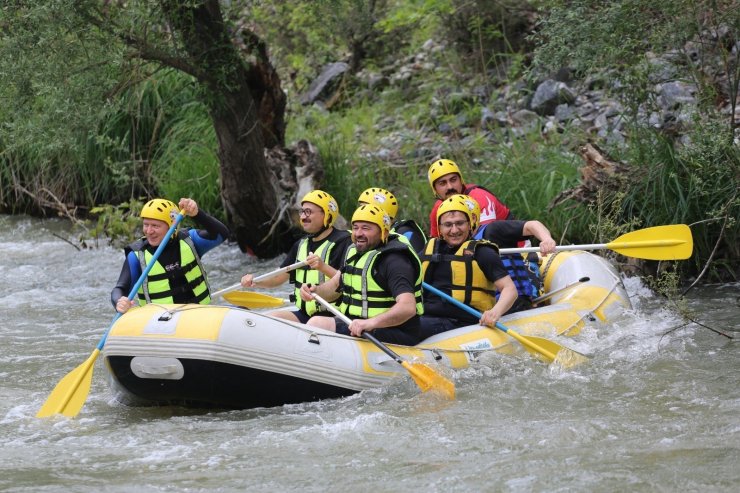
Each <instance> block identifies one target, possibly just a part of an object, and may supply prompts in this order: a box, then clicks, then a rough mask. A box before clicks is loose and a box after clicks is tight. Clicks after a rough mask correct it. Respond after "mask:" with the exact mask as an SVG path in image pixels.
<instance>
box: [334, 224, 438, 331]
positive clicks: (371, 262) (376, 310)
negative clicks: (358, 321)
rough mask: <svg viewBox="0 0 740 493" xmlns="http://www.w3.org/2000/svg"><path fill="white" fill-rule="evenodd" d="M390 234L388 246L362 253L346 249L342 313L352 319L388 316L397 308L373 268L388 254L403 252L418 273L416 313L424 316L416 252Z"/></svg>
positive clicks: (343, 269)
mask: <svg viewBox="0 0 740 493" xmlns="http://www.w3.org/2000/svg"><path fill="white" fill-rule="evenodd" d="M398 236H399V235H396V234H391V235H390V236H389V239H388V241H387V242H386V244H385V245H383V246H382V247H380V248H376V249H373V250H369V251H367V252H364V253H359V252H358V251H357V249H356V248H355V245H354V244H353V245H351V246H350V247H349V248H348V249H347V255H346V257H345V258H346V260H345V264H344V266H343V267H342V286H343V287H342V296H341V304H340V307H339V309H340V310H341V311H342V312H344V313H345V314H346V315H347V316H349V317H351V318H365V319H366V318H372V317H376V316H378V315H380V314H381V313H385V312H387V311H388V310H390V309H391V307H392V306H393V305H395V304H396V300H395V299H394V298H393V296H391V294H390V292H388V291H386V290H385V289H383V288H382V287H381V286H380V285H379V284H378V282H377V281H376V279H375V274H376V273H377V272H376V270H375V268H374V266H375V263H376V262H377V261H378V259H379V258H380V257H381V256H383V255H387V254H388V253H389V252H402V253H404V254H406V255H407V256H408V257H409V258H410V259H413V262H412V263H413V264H414V267H415V269H416V272H417V276H416V279H415V281H414V297H415V298H416V313H417V315H422V314H423V313H424V305H423V303H422V298H421V279H422V278H421V263H420V262H419V257H417V255H416V253H415V252H414V250H413V248H411V247H410V246H409V245H408V244H407V243H405V242H403V240H401V239H399V238H398Z"/></svg>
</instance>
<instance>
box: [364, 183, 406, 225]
mask: <svg viewBox="0 0 740 493" xmlns="http://www.w3.org/2000/svg"><path fill="white" fill-rule="evenodd" d="M357 202H364V203H366V204H372V205H377V206H378V207H380V208H381V209H383V210H384V211H385V212H386V214H388V215H389V216H390V217H391V221H393V219H395V217H396V214H398V200H396V196H395V195H393V194H392V193H391V192H389V191H388V190H386V189H384V188H368V189H367V190H365V191H364V192H362V193H361V194H360V197H359V198H358V199H357Z"/></svg>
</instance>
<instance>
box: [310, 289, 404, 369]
mask: <svg viewBox="0 0 740 493" xmlns="http://www.w3.org/2000/svg"><path fill="white" fill-rule="evenodd" d="M313 298H314V299H315V300H316V301H318V302H319V303H320V304H321V305H322V306H323V307H324V308H326V309H327V310H329V311H330V312H332V313H333V314H334V315H336V316H337V317H339V319H340V320H342V322H344V323H346V324H347V325H349V324H351V323H352V320H351V319H350V318H349V317H348V316H347V315H345V314H344V313H342V312H340V311H339V310H338V309H337V307H336V306H334V305H332V304H331V303H329V302H328V301H326V300H325V299H324V298H322V297H321V296H319V295H318V294H316V293H313ZM362 337H364V338H365V339H367V340H368V341H370V342H372V343H373V344H375V345H376V346H378V349H380V350H381V351H383V352H384V353H385V354H387V355H388V356H390V357H391V358H393V359H394V360H395V361H396V363H398V364H399V365H403V363H404V361H403V359H401V357H400V356H399V355H398V354H396V353H394V352H393V351H391V349H390V348H389V347H388V346H386V345H385V344H383V343H382V342H380V341H379V340H378V339H376V338H375V336H374V335H372V334H370V333H369V332H363V333H362Z"/></svg>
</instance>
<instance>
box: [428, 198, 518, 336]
mask: <svg viewBox="0 0 740 493" xmlns="http://www.w3.org/2000/svg"><path fill="white" fill-rule="evenodd" d="M479 220H480V206H479V205H478V202H476V200H475V199H473V198H472V197H470V196H469V195H453V196H451V197H449V198H447V199H445V200H444V201H443V202H442V203H441V204H440V206H439V208H438V209H437V228H438V230H439V238H431V239H430V240H429V241H428V242H427V245H426V247H425V249H424V252H423V253H422V254H420V255H419V257H420V258H421V262H422V269H423V275H424V282H426V283H427V284H431V285H432V286H434V287H435V288H437V289H439V290H441V291H443V292H445V293H447V294H449V295H450V296H452V297H453V298H455V299H456V300H458V301H460V302H462V303H464V304H466V305H468V306H471V307H473V308H475V309H477V310H478V311H480V312H482V313H483V316H482V317H481V318H480V319H477V318H476V317H474V316H472V315H470V314H468V313H467V312H466V311H464V310H462V309H460V308H458V307H456V306H455V305H452V304H451V303H449V302H447V301H446V300H444V299H442V298H441V297H439V296H437V295H435V294H433V293H429V292H427V293H424V315H422V317H421V320H420V324H421V337H422V340H423V339H426V338H427V337H431V336H433V335H435V334H438V333H440V332H445V331H447V330H452V329H456V328H458V327H464V326H466V325H472V324H476V323H479V322H480V323H482V324H485V325H489V326H491V327H492V326H494V325H495V323H496V322H497V321H498V320H499V319H500V318H501V317H502V316H503V315H504V314H505V313H506V312H508V311H509V309H510V308H511V307H512V306H513V305H514V302H515V301H516V299H517V290H516V286H515V285H514V282H513V281H512V279H511V277H510V276H509V272H508V271H507V270H506V267H504V264H503V263H502V262H501V258H500V257H499V255H498V248H497V247H496V245H495V244H493V243H491V242H489V241H486V240H474V239H473V232H474V231H475V230H476V229H477V227H478V221H479ZM496 292H498V293H499V297H498V300H497V299H496Z"/></svg>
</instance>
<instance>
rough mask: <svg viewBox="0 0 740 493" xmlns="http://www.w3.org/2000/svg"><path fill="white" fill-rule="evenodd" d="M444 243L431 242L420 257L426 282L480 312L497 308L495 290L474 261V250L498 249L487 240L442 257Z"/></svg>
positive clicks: (472, 243) (436, 240)
mask: <svg viewBox="0 0 740 493" xmlns="http://www.w3.org/2000/svg"><path fill="white" fill-rule="evenodd" d="M441 244H442V242H441V241H440V240H439V239H438V238H432V239H430V240H429V242H428V243H427V246H426V248H425V250H424V253H423V254H422V255H421V267H422V270H423V272H424V280H425V281H426V282H427V283H428V284H431V285H433V286H436V287H438V288H440V289H444V290H445V291H447V290H448V289H449V291H450V296H452V297H453V298H455V299H456V300H458V301H460V302H461V303H464V304H466V305H469V306H472V307H474V308H476V309H478V310H479V311H481V312H484V311H486V310H489V309H490V308H491V307H492V306H494V305H495V304H496V296H495V294H496V288H495V286H494V283H493V281H490V280H489V279H488V278H487V277H486V275H485V274H484V273H483V271H482V270H481V268H480V266H479V265H478V262H476V261H475V250H476V248H479V247H490V248H494V249H495V250H496V251H497V252H498V247H497V246H496V245H495V244H494V243H491V242H490V241H487V240H468V241H466V242H464V243H463V244H462V245H460V247H459V248H458V249H457V250H456V251H455V253H448V254H441V253H439V249H440V245H441Z"/></svg>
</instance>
